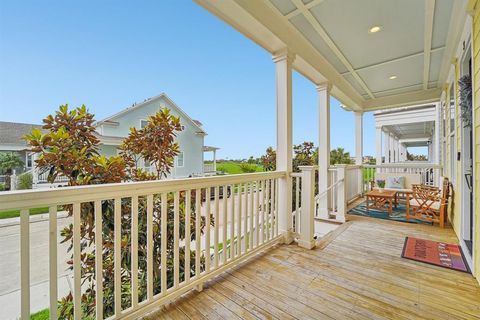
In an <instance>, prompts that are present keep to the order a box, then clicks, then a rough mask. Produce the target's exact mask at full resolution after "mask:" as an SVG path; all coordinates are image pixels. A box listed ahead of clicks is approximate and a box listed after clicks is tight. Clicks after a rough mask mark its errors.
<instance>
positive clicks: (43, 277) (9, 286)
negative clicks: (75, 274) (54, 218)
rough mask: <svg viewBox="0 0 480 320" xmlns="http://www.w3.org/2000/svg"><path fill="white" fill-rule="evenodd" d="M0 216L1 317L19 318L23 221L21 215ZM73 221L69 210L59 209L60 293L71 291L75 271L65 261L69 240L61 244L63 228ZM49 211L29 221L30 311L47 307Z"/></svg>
mask: <svg viewBox="0 0 480 320" xmlns="http://www.w3.org/2000/svg"><path fill="white" fill-rule="evenodd" d="M3 220H9V221H1V220H0V270H1V272H0V305H1V308H0V319H2V320H3V319H17V318H18V317H19V316H20V225H19V221H20V219H19V218H11V219H3ZM71 222H72V218H71V217H66V213H60V214H59V219H58V222H57V228H58V236H57V244H58V279H59V280H58V296H59V297H63V296H64V295H65V294H67V293H68V292H69V291H70V286H69V282H70V280H71V279H68V278H69V277H70V276H71V274H72V272H71V271H70V270H68V266H67V264H66V261H67V260H68V258H69V257H70V254H69V253H67V248H68V245H69V244H68V243H64V244H60V241H61V239H62V238H61V236H60V230H62V229H63V228H64V227H65V226H67V225H69V224H70V223H71ZM48 235H49V232H48V214H45V215H43V214H42V215H38V216H32V217H31V223H30V262H31V271H30V283H31V294H30V299H31V311H32V313H33V312H37V311H40V310H43V309H45V308H47V307H48V301H49V297H48V293H49V274H48V270H49V268H48V257H49V256H48Z"/></svg>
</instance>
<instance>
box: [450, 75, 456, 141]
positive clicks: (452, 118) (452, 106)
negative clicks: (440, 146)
mask: <svg viewBox="0 0 480 320" xmlns="http://www.w3.org/2000/svg"><path fill="white" fill-rule="evenodd" d="M453 131H455V92H454V90H453V84H452V86H451V87H450V132H453Z"/></svg>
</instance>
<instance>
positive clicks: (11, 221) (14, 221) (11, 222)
mask: <svg viewBox="0 0 480 320" xmlns="http://www.w3.org/2000/svg"><path fill="white" fill-rule="evenodd" d="M67 216H68V215H67V212H66V211H62V212H59V213H58V214H57V219H61V218H66V217H67ZM42 221H48V213H42V214H36V215H33V216H30V223H33V222H42ZM19 224H20V217H16V218H7V219H0V228H2V227H10V226H16V225H19Z"/></svg>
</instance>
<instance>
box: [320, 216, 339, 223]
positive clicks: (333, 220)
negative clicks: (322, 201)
mask: <svg viewBox="0 0 480 320" xmlns="http://www.w3.org/2000/svg"><path fill="white" fill-rule="evenodd" d="M315 220H316V221H321V222H328V223H335V224H343V223H344V222H342V221H338V220H337V219H335V218H331V217H330V218H317V217H315Z"/></svg>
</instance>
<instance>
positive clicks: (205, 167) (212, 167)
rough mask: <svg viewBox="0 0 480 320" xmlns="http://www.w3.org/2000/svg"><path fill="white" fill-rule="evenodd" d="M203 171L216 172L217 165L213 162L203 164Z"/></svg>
mask: <svg viewBox="0 0 480 320" xmlns="http://www.w3.org/2000/svg"><path fill="white" fill-rule="evenodd" d="M203 172H205V173H208V172H215V165H214V164H213V163H205V164H204V165H203Z"/></svg>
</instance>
